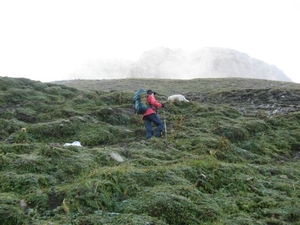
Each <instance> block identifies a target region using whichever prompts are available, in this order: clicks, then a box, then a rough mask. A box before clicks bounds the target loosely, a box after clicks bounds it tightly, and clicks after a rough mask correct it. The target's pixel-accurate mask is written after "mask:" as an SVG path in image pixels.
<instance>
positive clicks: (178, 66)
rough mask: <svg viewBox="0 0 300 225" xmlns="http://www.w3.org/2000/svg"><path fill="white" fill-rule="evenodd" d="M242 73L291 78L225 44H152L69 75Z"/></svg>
mask: <svg viewBox="0 0 300 225" xmlns="http://www.w3.org/2000/svg"><path fill="white" fill-rule="evenodd" d="M228 77H235V78H236V77H241V78H251V79H265V80H276V81H287V82H291V79H290V78H289V77H287V76H286V75H285V74H284V73H283V71H282V70H280V69H278V68H277V67H276V66H274V65H270V64H267V63H265V62H263V61H261V60H258V59H255V58H252V57H250V56H249V55H247V54H246V53H242V52H238V51H236V50H233V49H228V48H202V49H199V50H196V51H194V52H187V51H184V50H181V49H170V48H164V47H159V48H154V49H151V50H149V51H147V52H145V53H144V54H143V55H141V56H140V58H139V59H138V60H137V61H129V60H120V59H118V60H117V59H110V60H93V61H89V62H87V63H86V64H85V65H84V66H83V68H81V69H78V70H77V71H75V72H74V73H72V74H71V75H70V78H69V80H72V79H123V78H138V79H140V78H155V79H195V78H228Z"/></svg>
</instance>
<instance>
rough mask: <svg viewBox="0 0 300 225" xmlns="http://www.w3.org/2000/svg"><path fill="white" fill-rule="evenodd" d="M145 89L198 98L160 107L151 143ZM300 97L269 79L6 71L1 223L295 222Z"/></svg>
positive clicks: (1, 109) (1, 99)
mask: <svg viewBox="0 0 300 225" xmlns="http://www.w3.org/2000/svg"><path fill="white" fill-rule="evenodd" d="M145 84H147V85H145ZM143 85H144V86H143ZM138 88H145V89H148V88H151V89H155V90H156V91H157V92H158V93H159V95H158V96H157V98H158V100H161V101H163V102H164V101H166V99H167V96H168V95H171V94H177V93H181V94H184V95H185V96H186V97H187V98H188V99H190V100H191V102H190V103H185V102H182V103H181V102H174V103H168V104H167V107H166V108H165V109H164V110H162V109H161V110H159V114H160V116H161V118H162V119H163V120H166V123H167V128H168V129H167V136H165V137H163V138H159V139H157V138H153V139H150V140H149V141H145V140H144V139H145V133H144V125H143V122H142V120H141V116H140V115H135V114H134V110H133V105H132V96H133V94H134V92H135V90H136V89H138ZM299 100H300V85H297V84H294V83H285V82H275V81H265V80H247V79H195V80H185V81H183V80H172V81H170V80H159V81H157V80H142V79H141V80H106V81H105V80H101V81H80V80H78V81H68V82H67V81H65V82H60V83H41V82H36V81H31V80H28V79H13V78H7V77H0V169H1V170H0V173H1V175H0V224H3V225H6V224H7V225H10V224H11V225H23V224H26V225H27V224H32V225H40V224H43V225H48V224H49V225H50V224H51V225H58V224H59V225H61V224H65V225H71V224H72V225H74V224H76V225H92V224H105V225H109V224H118V225H122V224H124V225H125V224H126V225H128V224H133V225H146V224H148V225H167V224H170V225H171V224H172V225H196V224H197V225H198V224H207V225H221V224H222V225H223V224H228V225H229V224H230V225H235V224H236V225H242V224H243V225H245V224H249V225H250V224H251V225H252V224H261V225H263V224H266V225H287V224H298V225H299V224H300V201H299V197H300V180H299V177H300V165H299V159H300V110H299V109H300V108H299ZM276 109H277V111H280V113H274V111H275V110H276ZM73 141H80V143H81V144H82V146H81V147H78V146H64V144H65V143H72V142H73ZM112 153H116V154H119V155H120V156H121V157H122V158H123V159H124V161H123V162H120V161H118V160H115V159H114V158H113V157H112Z"/></svg>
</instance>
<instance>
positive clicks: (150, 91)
mask: <svg viewBox="0 0 300 225" xmlns="http://www.w3.org/2000/svg"><path fill="white" fill-rule="evenodd" d="M151 94H155V95H156V94H157V93H156V92H155V91H152V90H147V95H151Z"/></svg>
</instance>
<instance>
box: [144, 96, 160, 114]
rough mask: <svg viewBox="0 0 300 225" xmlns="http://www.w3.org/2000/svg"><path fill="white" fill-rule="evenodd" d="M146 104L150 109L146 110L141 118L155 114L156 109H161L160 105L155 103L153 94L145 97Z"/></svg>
mask: <svg viewBox="0 0 300 225" xmlns="http://www.w3.org/2000/svg"><path fill="white" fill-rule="evenodd" d="M147 104H148V105H150V106H151V107H149V108H148V109H147V111H146V112H145V113H144V114H143V117H144V116H148V115H150V114H153V113H156V111H157V109H158V108H161V107H162V103H160V102H158V101H156V99H155V97H154V94H151V95H148V96H147Z"/></svg>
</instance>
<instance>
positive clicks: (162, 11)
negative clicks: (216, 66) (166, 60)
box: [0, 0, 300, 83]
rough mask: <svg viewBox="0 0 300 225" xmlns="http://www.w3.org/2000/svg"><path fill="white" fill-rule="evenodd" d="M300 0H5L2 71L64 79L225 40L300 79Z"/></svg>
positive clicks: (0, 26)
mask: <svg viewBox="0 0 300 225" xmlns="http://www.w3.org/2000/svg"><path fill="white" fill-rule="evenodd" d="M299 22H300V1H298V0H151V1H150V0H147V1H146V0H0V31H1V33H0V76H9V77H26V78H29V79H33V80H40V81H42V82H48V81H54V80H63V79H66V78H67V77H69V74H70V73H72V72H74V70H76V69H78V68H81V66H82V64H83V63H84V62H85V61H86V60H89V59H110V58H118V59H120V58H121V59H131V60H138V58H139V57H140V56H141V55H142V54H143V53H144V52H146V51H149V50H151V49H153V48H156V47H168V48H174V49H177V48H180V49H183V50H187V51H193V50H198V49H200V48H202V47H225V48H231V49H234V50H237V51H240V52H243V53H246V54H248V55H249V56H250V57H253V58H256V59H259V60H262V61H264V62H266V63H268V64H272V65H275V66H276V67H278V68H279V69H281V70H282V71H283V72H284V73H285V74H286V75H287V76H288V77H289V78H291V79H292V81H294V82H297V83H300V76H299V75H300V63H299V58H300V57H299V53H300V32H299Z"/></svg>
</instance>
